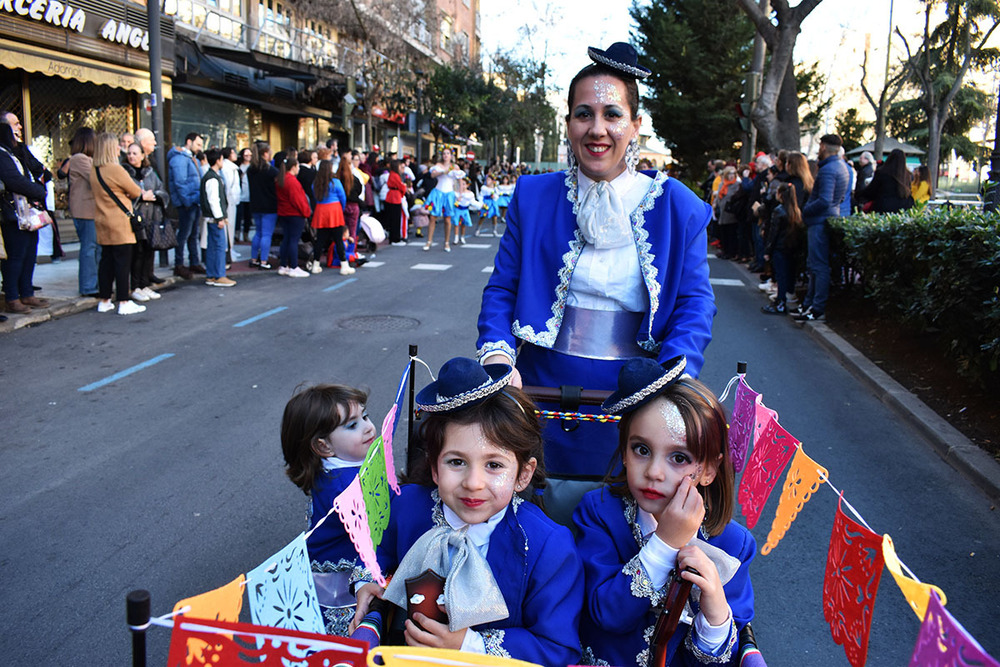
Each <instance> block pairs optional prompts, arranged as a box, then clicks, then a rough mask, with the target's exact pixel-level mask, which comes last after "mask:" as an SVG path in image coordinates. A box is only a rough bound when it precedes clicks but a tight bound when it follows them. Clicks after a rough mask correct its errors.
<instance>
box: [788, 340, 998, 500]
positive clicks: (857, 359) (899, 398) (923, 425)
mask: <svg viewBox="0 0 1000 667" xmlns="http://www.w3.org/2000/svg"><path fill="white" fill-rule="evenodd" d="M802 327H803V328H804V329H805V330H806V331H807V332H808V333H809V335H810V336H811V337H812V338H813V339H814V340H816V341H817V342H818V343H820V345H822V346H823V347H824V348H825V349H826V350H827V351H828V352H830V353H831V354H832V355H833V356H834V357H836V358H837V360H838V361H840V363H841V364H842V365H843V366H844V367H845V368H847V370H848V371H850V372H851V374H852V375H854V376H855V377H856V378H858V379H859V380H861V381H862V382H864V383H865V384H866V385H868V387H869V388H870V389H871V390H872V391H873V392H874V393H875V395H876V396H877V397H878V398H879V400H881V401H882V402H883V403H885V404H886V405H888V406H889V407H890V408H892V410H893V411H895V412H896V413H897V414H898V415H899V416H901V417H903V419H905V420H907V421H908V422H909V423H910V425H911V426H913V428H915V429H916V430H917V431H918V432H919V433H920V434H921V435H923V436H924V437H925V438H926V439H927V441H928V442H930V444H931V446H932V447H933V448H934V450H935V451H936V452H937V453H938V455H939V456H940V457H941V458H942V459H944V460H945V462H947V463H948V464H949V465H950V466H951V467H952V468H954V469H955V470H957V471H958V472H960V473H961V474H963V475H964V476H965V477H966V478H968V479H969V480H970V481H971V482H972V483H974V484H975V485H976V486H978V487H979V488H980V489H982V490H983V491H985V492H986V495H987V496H989V498H990V500H993V501H994V502H996V501H1000V463H997V461H996V460H995V459H994V458H993V457H992V456H990V455H989V454H987V453H986V452H984V451H983V450H982V449H980V448H979V447H977V446H976V444H975V443H973V442H972V441H971V440H969V439H968V438H966V437H965V436H964V435H962V433H961V432H960V431H959V430H958V429H956V428H955V427H954V426H952V425H951V424H949V423H948V422H947V421H945V420H944V419H943V418H942V417H941V416H940V415H938V414H937V413H936V412H934V411H933V410H931V409H930V408H929V407H927V405H926V404H925V403H924V402H923V401H921V400H920V399H919V398H917V397H916V396H915V395H914V394H912V393H910V392H909V391H907V390H906V389H905V388H904V387H903V385H901V384H899V383H898V382H896V381H895V380H893V379H892V378H891V377H890V376H889V374H888V373H886V372H885V371H883V370H882V369H881V368H879V367H878V366H876V365H875V364H874V363H873V362H872V361H870V360H869V359H868V358H867V357H865V356H864V355H863V354H861V352H859V351H858V350H857V349H855V348H854V346H852V345H851V344H850V343H848V342H847V341H846V340H844V339H843V338H841V337H840V336H839V335H837V334H836V333H834V332H833V330H832V329H830V327H828V326H827V325H826V324H825V323H823V322H808V323H803V325H802Z"/></svg>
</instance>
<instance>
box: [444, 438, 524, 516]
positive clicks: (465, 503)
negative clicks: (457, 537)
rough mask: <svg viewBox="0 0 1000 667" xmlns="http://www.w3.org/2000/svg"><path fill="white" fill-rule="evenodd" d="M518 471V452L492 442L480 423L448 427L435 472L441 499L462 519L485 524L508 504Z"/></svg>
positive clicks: (512, 495)
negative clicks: (516, 453)
mask: <svg viewBox="0 0 1000 667" xmlns="http://www.w3.org/2000/svg"><path fill="white" fill-rule="evenodd" d="M518 473H519V466H518V463H517V458H516V457H515V456H514V453H513V452H511V451H510V450H509V449H504V448H503V447H498V446H497V445H495V444H494V443H492V442H491V441H490V440H489V439H488V438H487V437H486V435H485V434H484V433H483V430H482V428H481V427H480V426H479V424H448V426H447V427H445V432H444V446H443V447H442V448H441V454H440V455H439V456H438V459H437V462H436V465H435V466H434V468H433V470H432V475H433V478H434V483H435V484H437V487H438V494H439V495H440V496H441V501H442V502H443V503H444V504H445V505H447V506H448V507H449V508H450V509H451V510H452V511H453V512H455V514H457V515H458V516H459V517H460V518H461V519H462V521H464V522H466V523H468V524H476V523H483V522H485V521H486V520H487V519H489V518H490V517H491V516H493V515H494V514H496V513H497V512H499V511H500V510H502V509H503V508H504V507H506V506H507V505H508V503H510V501H511V498H513V497H514V490H515V489H514V486H515V484H516V483H517V478H518Z"/></svg>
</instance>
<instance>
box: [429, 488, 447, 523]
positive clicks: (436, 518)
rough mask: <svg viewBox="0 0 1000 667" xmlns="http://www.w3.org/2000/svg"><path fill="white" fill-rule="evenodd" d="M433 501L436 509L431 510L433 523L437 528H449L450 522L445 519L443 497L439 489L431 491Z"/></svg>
mask: <svg viewBox="0 0 1000 667" xmlns="http://www.w3.org/2000/svg"><path fill="white" fill-rule="evenodd" d="M431 500H432V501H433V502H434V507H433V509H431V521H432V522H433V523H434V525H435V526H447V525H448V521H447V520H446V519H445V518H444V508H443V507H442V506H441V495H440V494H439V493H438V490H437V489H434V490H433V491H431Z"/></svg>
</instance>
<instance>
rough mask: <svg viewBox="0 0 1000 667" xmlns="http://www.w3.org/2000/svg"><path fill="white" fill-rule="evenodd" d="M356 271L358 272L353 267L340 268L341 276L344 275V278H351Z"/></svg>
mask: <svg viewBox="0 0 1000 667" xmlns="http://www.w3.org/2000/svg"><path fill="white" fill-rule="evenodd" d="M355 271H357V269H355V268H354V267H353V266H346V265H345V266H342V267H340V275H342V276H349V275H351V274H352V273H354V272H355Z"/></svg>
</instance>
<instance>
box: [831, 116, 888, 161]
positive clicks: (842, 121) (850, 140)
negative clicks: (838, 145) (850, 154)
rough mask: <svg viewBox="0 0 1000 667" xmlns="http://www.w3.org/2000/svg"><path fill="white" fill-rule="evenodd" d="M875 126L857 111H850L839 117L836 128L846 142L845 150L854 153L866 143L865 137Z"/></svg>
mask: <svg viewBox="0 0 1000 667" xmlns="http://www.w3.org/2000/svg"><path fill="white" fill-rule="evenodd" d="M873 125H874V124H873V123H872V122H871V121H867V120H863V119H862V118H861V117H860V116H859V115H858V110H857V109H848V110H847V111H845V112H844V113H842V114H840V115H839V116H837V120H836V121H835V124H834V127H835V128H836V131H837V134H839V135H840V138H841V139H843V141H844V150H845V151H853V150H854V149H855V148H857V147H858V146H861V145H863V144H864V143H865V135H866V134H867V133H868V131H869V130H871V129H872V127H873ZM883 132H884V130H883Z"/></svg>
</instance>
